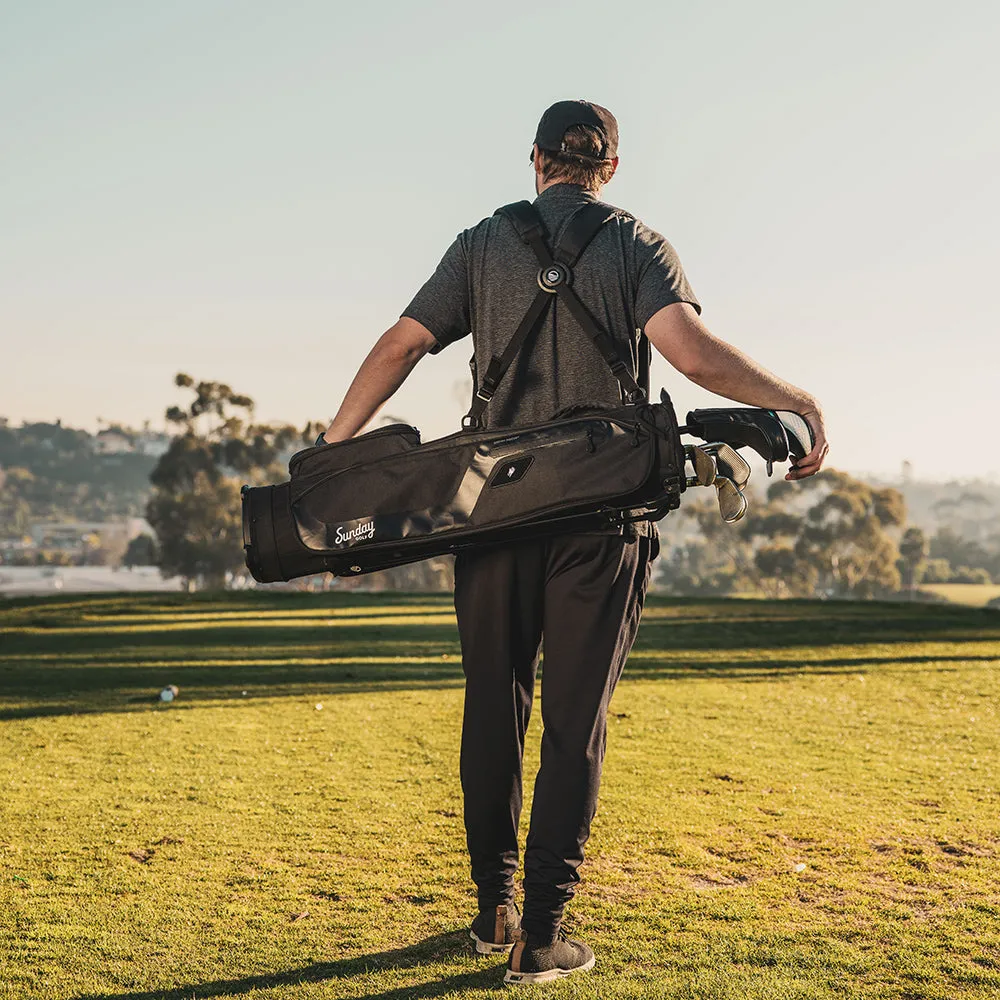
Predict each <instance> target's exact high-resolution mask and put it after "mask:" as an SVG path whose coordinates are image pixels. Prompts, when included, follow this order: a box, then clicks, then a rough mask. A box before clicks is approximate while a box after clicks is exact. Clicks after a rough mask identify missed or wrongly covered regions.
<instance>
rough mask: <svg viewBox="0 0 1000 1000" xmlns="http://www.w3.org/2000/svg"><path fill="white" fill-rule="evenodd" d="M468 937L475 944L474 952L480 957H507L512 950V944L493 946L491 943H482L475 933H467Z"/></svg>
mask: <svg viewBox="0 0 1000 1000" xmlns="http://www.w3.org/2000/svg"><path fill="white" fill-rule="evenodd" d="M469 937H470V938H472V940H473V941H475V942H476V951H477V952H478V953H479V954H480V955H501V954H503V955H509V954H510V952H511V951H512V949H513V948H514V942H513V941H511V943H510V944H494V943H493V942H492V941H484V940H483V939H482V938H481V937H479V936H478V935H477V934H476V932H475V931H469Z"/></svg>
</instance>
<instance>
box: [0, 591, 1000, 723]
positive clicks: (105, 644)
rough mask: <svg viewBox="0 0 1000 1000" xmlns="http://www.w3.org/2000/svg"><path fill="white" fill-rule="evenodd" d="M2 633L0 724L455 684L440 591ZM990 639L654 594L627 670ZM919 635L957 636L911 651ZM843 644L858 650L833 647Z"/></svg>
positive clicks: (937, 611)
mask: <svg viewBox="0 0 1000 1000" xmlns="http://www.w3.org/2000/svg"><path fill="white" fill-rule="evenodd" d="M0 632H2V633H3V639H2V644H0V698H2V699H3V702H4V704H3V706H2V707H0V720H2V719H26V718H31V717H36V716H53V715H64V714H79V713H84V712H128V711H148V710H150V709H151V708H154V707H155V699H156V695H157V693H158V691H159V690H160V688H162V687H163V686H164V685H166V684H176V685H177V686H178V687H180V688H181V702H180V704H176V705H174V706H172V709H171V710H176V709H178V708H181V707H183V706H193V705H195V704H198V703H202V704H204V703H205V702H206V701H216V702H218V701H224V700H227V701H240V700H241V699H242V698H243V697H244V694H243V692H246V693H247V695H246V696H248V698H249V699H253V698H254V697H302V696H304V695H309V694H318V693H323V694H341V693H343V694H348V693H355V692H364V691H374V690H382V691H388V690H404V689H405V690H423V689H440V688H451V687H455V686H458V685H461V683H462V670H461V662H460V649H459V643H458V634H457V630H456V627H455V623H454V620H453V619H452V617H451V596H450V595H445V594H434V595H428V594H391V595H385V594H366V595H362V594H325V595H324V594H275V593H251V594H246V593H244V594H219V595H182V594H176V595H167V596H164V595H160V594H155V595H154V594H142V595H100V596H95V597H80V596H67V597H63V598H46V599H35V600H22V601H16V602H10V603H9V604H6V605H0ZM984 642H986V643H998V644H1000V615H998V614H997V613H996V612H995V611H989V610H982V609H970V608H963V607H956V606H927V605H912V604H889V603H877V602H864V603H849V602H833V601H749V600H693V599H686V600H679V599H663V598H657V597H655V596H654V597H651V598H650V601H649V602H648V607H647V613H646V615H645V616H644V618H643V623H642V626H641V628H640V630H639V636H638V641H637V643H636V649H635V653H636V655H635V656H634V657H633V658H632V660H631V661H630V664H629V667H628V669H627V672H626V677H629V678H635V679H638V678H642V679H653V678H659V677H685V676H710V677H725V678H728V679H733V680H743V681H755V680H762V679H770V678H773V677H775V676H788V675H792V674H798V673H802V672H809V673H841V672H846V671H857V670H866V669H872V668H877V667H879V666H886V667H891V666H896V665H900V666H907V665H911V666H912V665H920V664H934V663H940V664H947V663H949V662H961V661H966V662H970V661H981V662H989V661H992V660H994V659H995V653H996V650H995V649H993V648H987V649H984V648H983V647H982V646H976V645H975V644H976V643H984ZM922 643H937V644H944V643H947V644H948V645H947V646H943V645H939V646H938V648H937V649H928V648H926V647H925V648H923V649H920V648H917V649H913V648H910V649H906V648H905V644H911V647H912V644H922ZM866 645H867V646H868V647H869V648H868V649H866V648H865V646H866ZM850 646H854V647H857V648H856V651H855V650H849V651H848V650H844V649H832V648H831V647H850ZM998 648H1000V647H998ZM754 650H760V651H761V652H760V654H759V655H758V656H753V655H752V652H753V651H754ZM782 650H787V651H788V653H787V654H781V653H780V651H782ZM830 653H833V654H834V655H829V654H830ZM843 653H847V655H837V654H843ZM706 654H707V655H706ZM748 654H751V655H748Z"/></svg>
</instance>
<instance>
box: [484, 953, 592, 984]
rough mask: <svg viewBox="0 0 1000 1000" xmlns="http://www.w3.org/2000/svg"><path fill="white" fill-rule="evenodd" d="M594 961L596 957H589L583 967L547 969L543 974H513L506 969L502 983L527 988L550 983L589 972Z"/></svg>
mask: <svg viewBox="0 0 1000 1000" xmlns="http://www.w3.org/2000/svg"><path fill="white" fill-rule="evenodd" d="M596 961H597V958H596V956H594V955H591V956H590V958H589V959H588V960H587V961H586V962H584V963H583V965H578V966H577V967H576V968H575V969H547V970H546V971H545V972H513V971H511V970H510V969H508V970H507V972H506V974H505V975H504V977H503V981H504V982H505V983H506V984H507V985H508V986H510V985H515V984H516V985H521V986H528V985H530V984H531V983H551V982H552V981H553V980H556V979H563V978H565V977H566V976H572V975H573V973H574V972H589V971H590V970H591V969H592V968H593V967H594V962H596Z"/></svg>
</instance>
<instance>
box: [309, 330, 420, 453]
mask: <svg viewBox="0 0 1000 1000" xmlns="http://www.w3.org/2000/svg"><path fill="white" fill-rule="evenodd" d="M436 343H437V340H436V339H435V337H434V334H432V333H431V332H430V330H428V329H427V327H425V326H424V325H423V324H421V323H418V322H417V321H416V320H415V319H410V318H409V317H408V316H401V317H400V318H399V320H398V321H397V322H396V323H394V324H393V325H392V326H391V327H389V329H388V330H386V332H385V333H383V334H382V336H381V337H380V338H379V341H378V343H377V344H376V345H375V346H374V347H373V348H372V349H371V351H370V352H369V354H368V357H367V358H365V360H364V361H363V362H362V364H361V367H360V368H359V369H358V373H357V375H355V376H354V381H353V382H352V383H351V387H350V389H348V390H347V395H346V396H345V397H344V401H343V403H341V404H340V409H339V410H338V411H337V415H336V416H335V417H334V418H333V422H332V423H331V424H330V426H329V427H328V428H327V429H326V432H325V434H324V435H323V439H324V440H325V441H326V443H327V444H333V443H334V442H336V441H346V440H347V439H348V438H352V437H354V435H355V434H357V433H358V431H360V430H361V428H362V427H364V426H365V424H367V423H368V421H369V420H371V419H372V417H374V416H375V414H376V413H378V411H379V409H381V407H382V405H383V403H385V402H386V400H387V399H388V398H389V397H390V396H391V395H392V394H393V393H394V392H395V391H396V390H397V389H398V388H399V387H400V386H401V385H402V384H403V382H404V381H405V380H406V377H407V375H409V374H410V372H411V371H413V369H414V367H415V365H416V363H417V362H418V361H419V360H420V359H421V358H422V357H423V356H424V355H425V354H426V353H427V352H428V351H429V350H430V349H431V348H432V347H433V346H434V345H435V344H436Z"/></svg>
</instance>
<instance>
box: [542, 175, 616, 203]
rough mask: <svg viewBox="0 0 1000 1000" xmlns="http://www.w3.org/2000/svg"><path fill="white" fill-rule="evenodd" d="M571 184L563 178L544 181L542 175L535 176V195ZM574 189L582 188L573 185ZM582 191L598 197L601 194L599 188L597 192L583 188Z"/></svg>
mask: <svg viewBox="0 0 1000 1000" xmlns="http://www.w3.org/2000/svg"><path fill="white" fill-rule="evenodd" d="M569 183H570V182H569V181H567V180H564V179H563V178H561V177H553V178H552V179H551V180H547V181H546V180H542V175H541V174H539V173H536V174H535V194H541V193H542V192H543V191H547V190H548V189H549V188H550V187H555V185H556V184H569ZM573 186H574V187H581V186H580V185H579V184H575V185H573ZM581 190H583V191H586V192H587V193H588V194H592V195H594V197H595V198H596V197H598V196H599V195H600V193H601V189H600V188H598V189H597V190H596V191H594V190H591V189H590V188H581Z"/></svg>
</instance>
